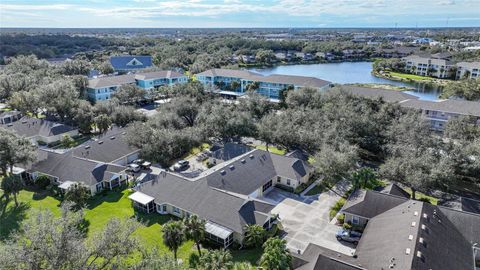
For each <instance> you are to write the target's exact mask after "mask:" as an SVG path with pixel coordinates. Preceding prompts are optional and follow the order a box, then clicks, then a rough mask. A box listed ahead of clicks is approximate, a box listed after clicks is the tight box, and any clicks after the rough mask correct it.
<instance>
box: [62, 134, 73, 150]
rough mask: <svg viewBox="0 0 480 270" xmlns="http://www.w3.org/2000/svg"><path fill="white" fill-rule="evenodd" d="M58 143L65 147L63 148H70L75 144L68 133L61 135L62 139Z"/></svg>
mask: <svg viewBox="0 0 480 270" xmlns="http://www.w3.org/2000/svg"><path fill="white" fill-rule="evenodd" d="M60 144H61V145H62V146H63V147H65V148H70V147H72V146H74V145H75V140H74V139H72V137H70V136H69V135H68V134H67V135H65V136H63V138H62V140H61V141H60Z"/></svg>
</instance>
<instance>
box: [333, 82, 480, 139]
mask: <svg viewBox="0 0 480 270" xmlns="http://www.w3.org/2000/svg"><path fill="white" fill-rule="evenodd" d="M342 89H343V91H346V92H348V93H351V94H353V95H359V96H363V97H366V98H372V99H376V98H382V99H383V100H385V101H387V102H392V103H398V104H399V105H400V106H402V107H405V108H410V109H415V110H419V111H420V112H421V114H422V117H423V119H426V120H428V121H429V122H430V126H431V128H432V129H433V130H436V131H443V130H444V128H445V126H446V125H447V122H448V121H449V120H450V119H453V118H455V117H459V116H461V115H465V116H471V117H475V118H476V119H477V121H476V122H477V124H478V125H480V102H476V101H466V100H454V99H447V100H439V101H430V100H419V99H418V97H416V96H413V95H409V94H407V93H403V92H401V91H395V90H387V89H377V88H367V87H357V86H343V87H342ZM334 90H336V88H332V90H330V91H334Z"/></svg>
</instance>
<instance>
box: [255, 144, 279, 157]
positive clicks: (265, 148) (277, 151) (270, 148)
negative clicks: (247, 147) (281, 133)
mask: <svg viewBox="0 0 480 270" xmlns="http://www.w3.org/2000/svg"><path fill="white" fill-rule="evenodd" d="M255 148H257V149H260V150H264V151H267V147H265V145H256V146H255ZM268 151H269V152H272V153H274V154H277V155H282V156H283V155H285V154H286V153H287V151H286V150H285V149H280V148H277V147H275V146H268Z"/></svg>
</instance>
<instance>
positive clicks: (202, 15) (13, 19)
mask: <svg viewBox="0 0 480 270" xmlns="http://www.w3.org/2000/svg"><path fill="white" fill-rule="evenodd" d="M395 26H397V27H421V28H423V27H446V26H449V27H464V26H476V27H478V26H480V0H216V1H214V0H177V1H175V0H47V1H39V0H29V1H25V0H0V27H49V28H70V27H76V28H124V27H128V28H144V27H145V28H177V27H182V28H183V27H185V28H205V27H208V28H210V27H213V28H226V27H287V28H295V27H320V28H324V27H325V28H335V27H395Z"/></svg>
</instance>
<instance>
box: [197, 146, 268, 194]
mask: <svg viewBox="0 0 480 270" xmlns="http://www.w3.org/2000/svg"><path fill="white" fill-rule="evenodd" d="M225 164H227V165H225V167H223V168H222V169H219V170H216V171H214V172H212V173H211V174H209V175H207V176H205V178H206V179H207V182H208V185H210V186H212V187H215V188H218V189H223V190H227V191H231V192H236V193H240V194H244V195H248V194H250V193H252V192H254V191H255V190H256V189H258V188H259V187H261V186H262V185H264V184H265V183H267V182H268V181H269V180H270V179H272V178H273V177H275V176H276V172H275V167H274V164H273V162H272V158H271V156H270V155H269V154H268V153H267V152H265V151H261V150H253V151H251V152H248V153H247V154H246V155H243V156H240V157H238V158H236V159H235V160H233V161H232V162H228V163H225Z"/></svg>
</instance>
